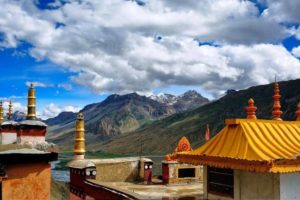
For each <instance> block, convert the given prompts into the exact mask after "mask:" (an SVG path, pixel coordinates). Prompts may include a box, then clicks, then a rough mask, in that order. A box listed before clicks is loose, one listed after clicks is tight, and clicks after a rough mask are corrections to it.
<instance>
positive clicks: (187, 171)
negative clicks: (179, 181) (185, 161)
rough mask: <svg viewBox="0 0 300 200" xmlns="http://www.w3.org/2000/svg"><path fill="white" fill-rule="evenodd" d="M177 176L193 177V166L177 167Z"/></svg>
mask: <svg viewBox="0 0 300 200" xmlns="http://www.w3.org/2000/svg"><path fill="white" fill-rule="evenodd" d="M178 178H195V168H181V169H178Z"/></svg>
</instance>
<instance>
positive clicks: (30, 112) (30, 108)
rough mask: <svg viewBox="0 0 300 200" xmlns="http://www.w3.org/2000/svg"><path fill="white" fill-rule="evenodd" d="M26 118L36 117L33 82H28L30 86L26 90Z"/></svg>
mask: <svg viewBox="0 0 300 200" xmlns="http://www.w3.org/2000/svg"><path fill="white" fill-rule="evenodd" d="M26 119H32V120H35V119H36V97H35V89H34V85H33V83H30V87H29V90H28V105H27V117H26Z"/></svg>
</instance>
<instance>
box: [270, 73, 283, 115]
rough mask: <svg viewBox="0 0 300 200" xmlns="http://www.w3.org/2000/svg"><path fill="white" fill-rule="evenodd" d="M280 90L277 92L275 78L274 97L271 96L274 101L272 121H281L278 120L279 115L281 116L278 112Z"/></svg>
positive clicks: (279, 111) (277, 87)
mask: <svg viewBox="0 0 300 200" xmlns="http://www.w3.org/2000/svg"><path fill="white" fill-rule="evenodd" d="M279 92H280V90H279V85H278V83H277V81H276V78H275V83H274V95H273V99H274V105H273V112H272V115H273V120H282V119H281V118H280V116H281V114H282V111H281V110H280V108H281V105H280V97H281V95H280V93H279Z"/></svg>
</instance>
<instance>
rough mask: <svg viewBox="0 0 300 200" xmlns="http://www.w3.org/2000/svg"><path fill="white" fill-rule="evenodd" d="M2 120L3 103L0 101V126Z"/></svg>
mask: <svg viewBox="0 0 300 200" xmlns="http://www.w3.org/2000/svg"><path fill="white" fill-rule="evenodd" d="M3 120H4V118H3V103H2V101H0V124H2V122H3Z"/></svg>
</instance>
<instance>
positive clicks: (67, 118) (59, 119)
mask: <svg viewBox="0 0 300 200" xmlns="http://www.w3.org/2000/svg"><path fill="white" fill-rule="evenodd" d="M75 119H76V113H74V112H61V113H60V114H59V115H57V116H56V117H53V118H49V119H47V120H44V122H45V123H46V124H47V125H48V126H53V125H58V124H68V123H70V122H72V121H74V120H75Z"/></svg>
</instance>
